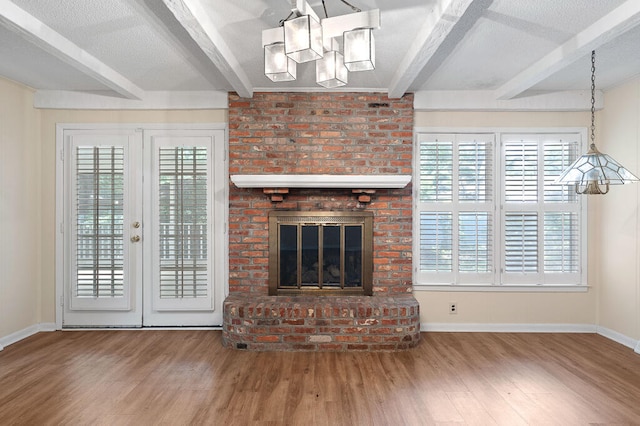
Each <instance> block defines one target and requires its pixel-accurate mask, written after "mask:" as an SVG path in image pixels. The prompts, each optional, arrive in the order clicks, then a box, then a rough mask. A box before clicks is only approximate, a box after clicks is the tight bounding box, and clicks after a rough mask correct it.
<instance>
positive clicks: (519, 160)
mask: <svg viewBox="0 0 640 426" xmlns="http://www.w3.org/2000/svg"><path fill="white" fill-rule="evenodd" d="M497 138H499V139H500V144H501V149H500V150H496V149H495V142H494V141H495V140H496V139H497ZM580 141H581V135H580V134H579V133H566V134H551V133H548V134H544V133H527V134H506V133H498V132H496V133H488V134H464V133H451V134H441V133H418V134H417V138H416V142H417V143H416V153H417V155H416V160H417V164H416V169H415V170H416V181H417V182H418V185H417V190H416V193H415V195H416V214H415V215H414V218H415V228H416V230H417V232H419V237H418V238H417V243H416V244H415V250H416V255H415V257H414V258H415V259H416V262H415V278H416V281H417V285H467V286H471V285H483V286H484V285H509V286H518V285H568V284H569V285H583V284H584V281H585V278H584V275H583V271H582V269H583V268H582V264H583V262H584V259H585V258H586V244H585V239H584V237H583V235H584V230H585V224H584V215H585V214H586V211H585V207H584V205H583V203H582V199H580V198H579V197H577V196H576V194H575V192H574V191H573V190H572V189H571V188H568V187H566V186H562V185H556V184H554V180H555V179H556V177H557V176H559V175H560V174H561V173H562V171H563V170H564V169H565V168H566V167H567V166H568V165H570V164H571V163H572V162H573V161H574V159H575V158H576V156H577V155H578V153H579V152H580V151H581V143H580ZM496 188H499V192H498V194H499V196H497V197H496V196H495V194H496Z"/></svg>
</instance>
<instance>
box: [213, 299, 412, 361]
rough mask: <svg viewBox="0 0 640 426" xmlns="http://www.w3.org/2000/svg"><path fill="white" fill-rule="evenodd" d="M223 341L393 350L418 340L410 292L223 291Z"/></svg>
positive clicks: (263, 346) (261, 346) (256, 346)
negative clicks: (341, 294) (298, 293)
mask: <svg viewBox="0 0 640 426" xmlns="http://www.w3.org/2000/svg"><path fill="white" fill-rule="evenodd" d="M224 311H225V313H224V321H225V323H224V330H223V338H224V340H225V342H226V345H227V346H231V347H234V348H237V349H250V350H283V349H292V350H325V351H329V350H331V351H347V350H398V349H408V348H412V347H414V346H415V345H417V344H418V341H419V340H420V312H419V306H418V303H417V301H416V299H415V298H413V297H411V296H395V297H389V296H379V297H367V296H347V297H337V296H319V297H312V296H259V297H253V298H250V299H248V298H247V297H245V296H244V295H233V296H229V297H228V298H227V300H225V305H224Z"/></svg>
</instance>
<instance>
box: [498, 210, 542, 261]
mask: <svg viewBox="0 0 640 426" xmlns="http://www.w3.org/2000/svg"><path fill="white" fill-rule="evenodd" d="M504 222H505V231H504V233H505V238H504V252H505V255H504V257H505V267H504V269H505V272H517V273H527V272H528V273H533V272H537V271H538V215H537V213H507V214H506V215H505V219H504Z"/></svg>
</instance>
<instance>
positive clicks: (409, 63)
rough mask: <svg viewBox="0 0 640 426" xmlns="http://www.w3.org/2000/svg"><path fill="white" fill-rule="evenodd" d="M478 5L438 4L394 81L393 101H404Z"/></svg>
mask: <svg viewBox="0 0 640 426" xmlns="http://www.w3.org/2000/svg"><path fill="white" fill-rule="evenodd" d="M474 1H476V0H445V1H440V2H436V7H435V9H434V10H433V12H431V13H430V14H429V16H427V17H426V19H425V20H424V24H423V25H422V27H421V28H420V31H419V32H418V35H417V36H416V38H415V39H414V41H413V43H412V44H411V46H410V47H409V50H408V51H407V54H406V55H405V57H404V58H403V59H402V61H401V62H400V64H399V65H398V69H397V71H396V73H395V75H394V76H393V78H392V79H391V83H390V84H389V97H390V98H400V97H402V95H404V94H405V92H406V91H407V89H408V88H409V86H410V85H411V83H413V81H414V80H415V79H416V78H417V77H418V75H419V74H420V71H422V69H423V68H424V67H425V66H426V65H427V63H428V62H429V61H430V60H431V58H432V57H433V55H434V54H435V53H436V51H437V50H438V48H439V47H440V45H442V43H444V41H445V40H446V38H447V36H448V35H449V33H450V32H451V30H452V29H453V27H454V26H455V25H456V23H458V21H460V19H461V18H462V16H463V15H464V14H465V12H466V11H467V9H468V8H469V6H470V5H471V4H472V3H473V2H474Z"/></svg>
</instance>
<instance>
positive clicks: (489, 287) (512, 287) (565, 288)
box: [412, 127, 589, 292]
mask: <svg viewBox="0 0 640 426" xmlns="http://www.w3.org/2000/svg"><path fill="white" fill-rule="evenodd" d="M587 130H588V129H587V128H586V127H415V128H414V132H413V134H414V138H413V182H414V184H413V194H412V195H413V230H414V231H413V269H412V270H413V289H414V290H416V291H489V292H495V291H499V292H531V291H533V292H586V291H588V289H589V286H588V284H587V283H588V267H587V265H588V263H587V260H588V251H587V248H588V237H589V236H588V233H587V223H588V215H587V211H588V198H585V197H583V198H581V199H580V201H581V206H580V208H579V212H580V214H581V220H582V222H581V230H580V234H581V236H582V238H581V241H580V250H581V253H580V255H581V260H580V264H581V268H580V272H579V277H580V278H579V280H580V282H579V283H576V284H544V283H538V282H536V283H529V284H502V283H501V282H500V280H501V273H500V272H499V271H498V269H500V267H501V263H502V256H503V255H504V253H503V248H502V243H501V235H502V226H503V225H502V224H503V220H504V219H503V217H502V214H503V209H502V206H503V202H504V200H503V195H502V192H503V179H504V171H503V158H502V157H503V153H502V142H503V135H514V134H518V135H522V134H524V135H526V134H532V135H544V134H549V135H558V134H578V135H579V137H580V143H579V148H578V149H579V153H578V155H579V154H580V153H581V152H583V151H584V149H585V147H586V145H587V140H588V133H587ZM425 133H428V134H491V135H493V137H494V138H495V139H494V140H495V147H494V155H495V157H494V158H495V168H494V171H493V175H494V179H495V181H494V183H493V187H494V188H496V192H495V193H494V198H495V199H494V203H495V206H496V218H495V220H496V223H497V225H498V226H499V229H496V231H495V232H494V236H495V238H496V241H494V250H495V253H496V257H495V258H494V259H495V262H496V263H495V269H496V272H494V275H495V277H496V279H495V280H494V283H493V284H456V283H442V282H441V283H427V282H420V281H419V274H420V272H419V267H420V266H419V260H420V237H419V232H420V221H419V217H420V210H419V205H420V202H419V190H420V185H419V182H420V168H419V158H420V157H419V150H420V137H421V135H423V134H425Z"/></svg>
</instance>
